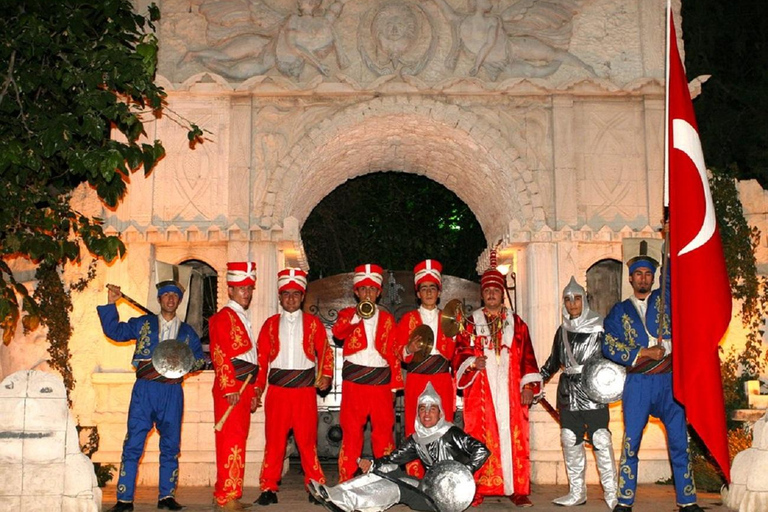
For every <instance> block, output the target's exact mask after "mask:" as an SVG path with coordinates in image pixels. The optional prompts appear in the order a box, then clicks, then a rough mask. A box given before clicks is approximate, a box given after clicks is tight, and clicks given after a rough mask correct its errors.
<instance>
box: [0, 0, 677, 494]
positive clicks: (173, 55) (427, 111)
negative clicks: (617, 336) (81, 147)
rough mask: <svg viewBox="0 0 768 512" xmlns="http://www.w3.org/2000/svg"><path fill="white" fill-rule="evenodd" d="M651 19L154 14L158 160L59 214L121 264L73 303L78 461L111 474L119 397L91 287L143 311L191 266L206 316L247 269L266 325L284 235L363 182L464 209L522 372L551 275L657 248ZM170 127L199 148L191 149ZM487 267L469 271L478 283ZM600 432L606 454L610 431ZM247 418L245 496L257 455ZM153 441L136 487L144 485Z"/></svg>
mask: <svg viewBox="0 0 768 512" xmlns="http://www.w3.org/2000/svg"><path fill="white" fill-rule="evenodd" d="M146 3H148V2H145V1H144V0H141V1H137V5H139V4H141V5H143V4H146ZM665 3H666V2H664V1H662V0H652V1H648V0H642V1H640V0H636V1H632V2H627V1H625V0H551V1H547V2H513V1H512V0H501V1H496V0H494V1H489V2H488V5H489V6H490V10H488V11H485V10H483V6H484V5H486V1H480V0H478V1H477V2H470V1H465V0H447V1H443V0H428V1H415V0H398V1H394V0H365V1H363V0H359V1H355V2H350V1H337V0H325V1H324V2H320V1H319V0H315V3H314V4H313V3H312V2H309V1H306V2H298V3H297V2H295V1H294V0H250V1H246V0H220V1H211V0H183V1H182V0H160V1H159V2H158V4H159V7H160V9H161V12H162V20H161V22H160V26H159V34H158V35H159V39H160V43H161V52H160V64H159V76H158V82H159V83H160V84H161V85H163V86H164V87H165V89H166V91H167V92H168V105H169V107H170V108H169V110H168V111H167V113H166V115H165V116H164V117H163V118H161V119H159V120H153V121H148V122H147V123H146V125H145V126H146V130H147V137H148V138H149V139H150V140H153V139H156V138H157V139H161V140H162V141H163V144H164V145H165V148H166V151H167V156H166V158H164V159H163V160H162V161H161V162H160V163H159V165H158V167H157V169H156V170H155V171H154V172H153V173H152V174H151V175H150V176H149V177H147V178H146V179H144V178H142V177H140V176H135V177H134V178H133V179H132V181H131V184H130V186H129V191H128V195H127V197H126V199H125V200H124V201H123V202H122V203H121V204H120V206H119V207H118V208H116V209H115V210H106V209H103V208H102V207H101V205H100V204H99V203H98V201H95V200H94V198H93V196H92V194H89V193H88V191H87V189H83V193H82V195H80V196H78V197H77V198H76V201H78V205H79V207H81V208H82V210H81V211H84V212H87V213H94V214H97V215H99V216H101V217H103V218H104V219H105V221H106V224H107V229H108V230H109V231H110V232H112V233H119V234H120V235H121V237H122V238H123V240H124V241H125V243H126V246H127V249H128V252H127V255H126V256H125V257H124V258H123V259H122V260H121V261H119V262H116V263H114V264H112V265H110V266H107V265H104V264H99V265H98V273H97V277H96V279H95V280H94V282H93V283H92V284H91V286H90V287H89V289H88V290H86V291H85V292H82V293H78V294H76V295H75V296H74V311H73V314H72V318H73V324H74V326H75V333H74V336H73V341H72V347H71V348H72V352H73V358H72V364H73V368H74V372H75V377H76V379H77V388H76V390H75V393H74V395H73V399H74V412H75V414H76V415H77V416H78V418H79V420H80V423H81V424H82V425H96V426H98V427H99V431H100V433H101V435H102V439H103V441H102V442H103V445H102V447H101V450H100V452H99V453H98V454H97V460H99V461H103V462H118V460H119V452H120V445H121V441H122V437H123V433H124V429H125V424H124V418H125V414H126V411H127V401H128V397H129V388H130V382H131V378H132V377H131V368H130V364H129V361H130V357H131V352H132V348H131V347H119V346H116V345H112V344H110V343H109V342H108V341H107V340H106V339H105V338H104V336H103V335H102V334H101V331H100V328H99V325H98V320H97V318H96V315H95V306H96V305H98V304H100V303H104V302H105V301H106V291H105V289H104V286H105V285H106V283H115V284H119V285H121V286H122V287H123V290H124V291H125V292H126V293H127V294H128V295H130V296H132V297H134V298H139V299H142V298H145V297H146V298H147V300H149V301H152V300H154V297H153V296H152V292H151V290H152V286H151V283H149V275H150V269H151V266H152V263H153V262H154V261H155V260H161V261H166V262H170V263H180V262H182V261H185V260H188V259H197V260H201V261H204V262H205V263H207V264H208V265H210V266H211V267H212V268H214V269H217V270H218V271H219V277H220V279H219V283H220V288H219V290H218V299H219V304H223V303H224V302H225V299H226V289H225V287H224V279H223V276H224V274H223V269H224V266H225V263H226V262H227V261H229V260H242V259H250V260H252V261H256V263H257V266H258V272H259V280H258V283H257V287H256V293H255V296H254V302H253V304H252V306H251V309H250V314H251V320H252V322H253V324H254V325H255V326H258V325H260V324H261V322H263V320H264V319H266V318H267V317H268V316H269V315H271V314H273V313H275V312H276V311H277V300H276V299H277V297H276V294H275V286H276V272H277V271H278V270H279V269H280V268H282V267H283V266H284V265H294V266H302V267H304V268H306V267H307V266H308V262H307V261H306V258H305V256H304V254H303V251H302V241H301V237H300V228H301V226H302V224H303V222H304V221H305V220H306V218H307V217H308V216H309V214H310V212H311V211H312V209H313V208H314V207H315V205H317V204H318V203H319V202H320V201H321V200H322V199H323V198H324V197H325V196H326V195H327V194H328V193H329V192H330V191H332V190H333V189H334V188H336V187H338V186H340V185H342V184H343V183H344V182H345V181H347V180H349V179H352V178H355V177H357V176H361V175H365V174H367V173H372V172H377V171H396V172H407V173H416V174H421V175H424V176H426V177H427V178H429V179H432V180H434V181H436V182H438V183H441V184H443V185H445V186H446V187H447V188H449V189H450V190H452V191H454V192H455V193H456V194H457V195H458V196H459V197H460V198H461V199H462V200H464V201H465V202H466V203H467V205H469V207H470V208H471V209H472V210H473V212H474V213H475V215H476V217H477V218H478V221H479V222H480V225H481V227H482V229H483V232H484V234H485V237H486V239H487V241H488V246H489V248H491V247H495V248H497V249H498V250H499V251H500V253H503V254H505V255H506V256H507V257H508V258H509V260H510V262H511V263H512V264H513V267H514V270H515V271H516V273H517V276H518V282H517V285H518V289H517V294H518V306H519V311H520V313H521V315H522V317H523V318H524V319H525V320H526V321H527V322H528V323H529V325H530V327H531V332H532V335H533V339H534V344H535V349H536V352H537V355H538V357H539V359H540V360H541V361H543V360H544V358H545V357H546V355H547V354H548V351H549V348H550V346H551V336H552V333H553V332H554V330H555V328H556V326H557V325H558V324H559V322H560V316H559V315H560V313H559V296H560V292H561V290H562V288H563V286H565V284H566V283H567V282H568V280H569V279H570V276H571V275H575V276H576V277H577V279H579V280H580V281H582V282H584V281H585V273H586V271H587V269H588V268H589V267H590V266H591V265H592V264H594V263H596V262H598V261H600V260H602V259H605V258H613V259H617V260H620V259H621V240H622V239H623V238H626V237H640V236H656V235H655V234H654V233H655V232H654V228H655V227H658V226H657V224H658V220H659V218H660V216H661V193H662V183H661V182H662V167H663V166H662V157H663V151H662V150H663V132H662V129H663V125H664V123H663V117H664V112H663V105H664V101H663V97H664V90H663V80H664V72H663V47H664V11H663V8H664V5H665ZM315 4H316V5H315ZM474 4H477V5H478V6H479V8H480V10H479V11H477V12H469V11H470V6H471V5H474ZM518 4H519V5H518ZM673 4H674V7H675V12H676V13H679V1H676V2H673ZM300 6H301V8H307V10H306V12H299V8H300ZM300 14H301V15H300ZM677 21H678V23H679V20H677ZM678 34H682V31H678ZM483 42H488V43H489V44H490V46H489V48H490V50H489V52H488V53H487V54H485V51H484V50H483V49H482V44H483ZM179 116H181V117H183V118H186V119H190V120H193V121H194V122H195V123H197V124H198V125H200V126H201V127H202V128H204V129H205V130H207V132H206V141H205V142H204V143H203V144H202V145H198V146H197V147H196V148H195V149H194V150H191V149H190V148H189V145H188V141H187V139H186V131H185V130H184V129H183V128H182V127H181V126H179V124H178V123H177V122H176V121H177V120H178V119H179ZM487 261H488V254H487V252H486V253H485V254H483V255H480V257H479V259H478V268H479V269H482V268H484V267H485V266H487ZM87 263H88V262H87V261H86V262H84V263H83V265H84V266H83V267H80V268H70V269H67V274H66V275H67V279H72V280H74V279H75V278H76V277H78V276H80V275H82V274H83V273H84V271H85V265H87ZM446 271H447V273H450V269H446ZM30 285H33V283H30ZM120 314H121V317H122V318H127V317H128V316H131V315H135V314H137V312H135V311H133V310H132V309H131V308H129V307H127V306H121V307H120ZM34 336H36V334H35V335H34ZM14 343H15V342H14ZM40 343H44V341H39V342H37V346H39V345H40ZM13 346H14V345H12V346H11V347H13ZM16 346H20V344H19V345H16ZM14 350H15V349H13V348H10V349H9V348H6V347H0V363H2V365H3V366H2V368H3V372H7V371H10V370H12V369H13V367H14V366H17V365H20V364H27V363H29V362H30V361H29V360H28V359H25V358H22V357H20V356H18V355H9V353H11V352H13V351H14ZM40 352H41V353H43V354H44V351H40ZM32 363H33V362H32ZM554 389H555V388H554V384H552V385H550V387H549V388H548V390H549V391H548V392H549V394H550V396H554ZM185 394H186V401H187V414H186V417H185V423H184V428H183V432H184V434H183V435H184V441H183V443H182V456H181V464H182V467H181V474H180V478H181V482H182V484H199V485H204V484H210V483H211V482H212V475H213V452H212V449H211V447H212V445H211V443H212V441H211V439H212V429H211V425H210V423H211V406H210V404H211V399H210V376H209V375H206V374H203V375H201V376H198V377H194V378H192V379H189V380H188V381H187V382H186V383H185ZM94 404H95V405H94ZM612 417H613V418H614V422H613V424H612V425H613V427H612V430H613V432H614V435H615V439H614V444H615V446H619V442H620V437H621V432H622V428H621V424H620V411H619V410H618V409H616V410H612ZM255 418H256V420H255V422H254V427H253V431H252V440H251V441H252V442H251V443H250V447H249V452H248V454H247V460H248V461H249V462H250V464H249V465H248V466H247V468H248V469H247V471H249V475H250V476H249V477H248V478H249V480H248V481H250V482H255V481H256V477H255V474H256V473H255V472H256V471H258V467H259V464H258V462H259V461H260V459H261V450H262V449H263V447H262V446H261V439H262V434H261V429H262V428H263V425H262V420H261V416H260V413H259V414H257V415H256V416H255ZM532 429H533V430H532V439H533V443H534V452H533V454H532V457H533V461H534V470H533V471H534V481H535V482H536V483H553V482H555V481H563V478H564V472H563V471H562V468H561V467H560V464H561V454H560V450H559V448H558V447H557V444H556V443H552V442H551V440H552V439H556V438H557V434H556V432H555V430H556V426H555V425H554V423H553V422H552V421H551V420H550V419H549V418H548V417H546V415H545V413H543V412H542V411H540V410H537V409H535V410H534V412H533V427H532ZM152 443H156V441H155V440H153V441H151V442H150V445H149V454H148V456H147V457H145V460H144V464H143V467H142V470H141V472H140V474H141V476H140V478H141V481H142V482H144V483H152V482H154V481H156V478H157V473H156V471H155V467H154V465H155V464H156V460H157V457H156V448H155V447H154V446H155V445H154V444H152ZM641 458H642V459H643V464H642V465H641V473H640V480H641V481H653V480H655V479H657V478H660V477H666V476H668V474H669V467H668V463H667V460H666V448H665V444H664V442H663V435H662V434H661V429H660V428H659V426H658V425H656V424H652V425H651V426H650V427H649V434H648V438H647V439H646V441H645V443H644V444H643V450H642V452H641Z"/></svg>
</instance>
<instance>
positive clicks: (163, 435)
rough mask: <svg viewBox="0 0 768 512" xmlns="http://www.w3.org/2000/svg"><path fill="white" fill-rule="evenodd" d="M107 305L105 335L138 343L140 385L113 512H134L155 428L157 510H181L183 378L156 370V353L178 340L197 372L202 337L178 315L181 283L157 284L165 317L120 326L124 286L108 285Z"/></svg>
mask: <svg viewBox="0 0 768 512" xmlns="http://www.w3.org/2000/svg"><path fill="white" fill-rule="evenodd" d="M107 289H108V295H107V304H106V305H104V306H98V307H97V308H96V310H97V311H98V313H99V319H100V320H101V328H102V330H103V331H104V334H105V335H106V336H107V337H109V338H110V339H112V340H113V341H115V342H118V343H122V342H131V341H133V340H135V341H136V349H135V351H134V353H133V361H132V364H133V366H134V368H136V382H135V383H134V385H133V391H132V392H131V404H130V407H129V409H128V432H127V433H126V436H125V442H124V443H123V455H122V459H121V462H120V477H119V479H118V481H117V504H115V506H113V507H112V508H110V509H109V512H123V511H129V510H133V497H134V496H133V495H134V491H135V488H136V472H137V470H138V466H139V459H140V458H141V456H142V454H143V452H144V444H145V442H146V439H147V434H148V433H149V431H150V430H152V428H153V427H155V428H157V431H158V433H159V434H160V480H159V482H160V484H159V486H160V489H159V493H158V501H157V508H158V509H168V510H181V509H182V508H183V507H182V506H181V505H179V503H178V502H176V499H175V498H174V493H175V491H176V485H177V483H178V480H179V461H178V457H179V443H180V441H181V418H182V414H183V412H184V394H183V391H182V389H181V382H182V380H183V379H182V378H178V379H169V378H166V377H164V376H162V375H160V374H159V373H158V372H157V370H156V369H155V368H154V366H152V354H153V352H154V350H155V348H156V347H157V346H158V344H159V343H160V342H161V341H164V340H172V339H176V340H179V341H182V342H184V343H186V344H188V345H189V348H190V349H192V353H193V354H194V356H195V365H194V369H200V368H202V367H203V365H204V363H205V360H204V356H203V347H202V345H201V344H200V337H199V336H198V335H197V333H196V332H195V330H194V329H193V328H192V327H191V326H190V325H189V324H187V323H185V322H182V321H181V320H180V319H179V317H178V316H176V310H177V309H178V307H179V304H180V303H181V299H182V297H183V295H184V291H183V287H182V286H181V284H179V282H178V281H177V280H168V281H162V282H160V283H158V284H157V301H158V303H159V304H160V314H158V315H143V316H140V317H137V318H131V319H130V320H128V321H127V322H121V321H120V318H119V316H118V312H117V306H116V302H117V301H118V300H119V299H120V298H121V297H122V296H123V294H122V292H121V291H120V287H118V286H111V285H107Z"/></svg>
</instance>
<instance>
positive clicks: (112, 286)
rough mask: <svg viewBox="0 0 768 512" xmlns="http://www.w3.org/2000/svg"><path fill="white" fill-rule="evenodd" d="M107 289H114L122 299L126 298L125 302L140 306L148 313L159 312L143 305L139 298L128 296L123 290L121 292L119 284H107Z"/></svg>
mask: <svg viewBox="0 0 768 512" xmlns="http://www.w3.org/2000/svg"><path fill="white" fill-rule="evenodd" d="M107 289H109V290H112V291H115V292H117V293H119V294H120V298H121V299H123V300H125V302H127V303H128V304H130V305H131V306H133V307H136V308H139V309H140V310H141V311H143V312H144V313H146V314H148V315H156V314H157V313H155V312H154V311H151V310H150V309H148V308H147V307H145V306H143V305H142V304H141V303H139V302H138V301H137V300H135V299H132V298H131V297H129V296H127V295H126V294H124V293H123V292H121V291H120V289H119V287H118V286H115V285H113V284H108V285H107Z"/></svg>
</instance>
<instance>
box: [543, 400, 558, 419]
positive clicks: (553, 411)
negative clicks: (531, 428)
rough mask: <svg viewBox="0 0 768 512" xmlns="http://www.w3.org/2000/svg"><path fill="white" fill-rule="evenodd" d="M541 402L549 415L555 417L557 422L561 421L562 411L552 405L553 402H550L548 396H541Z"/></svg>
mask: <svg viewBox="0 0 768 512" xmlns="http://www.w3.org/2000/svg"><path fill="white" fill-rule="evenodd" d="M539 403H540V404H541V406H542V407H543V408H544V410H545V411H547V412H548V413H549V415H550V416H552V418H554V420H555V421H556V422H558V423H560V413H559V412H557V409H555V408H554V407H552V404H550V403H549V402H548V401H547V399H546V398H544V397H541V398H539Z"/></svg>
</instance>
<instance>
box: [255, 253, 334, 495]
mask: <svg viewBox="0 0 768 512" xmlns="http://www.w3.org/2000/svg"><path fill="white" fill-rule="evenodd" d="M306 290H307V273H306V272H304V271H303V270H301V269H299V268H287V269H285V270H281V271H280V272H278V274H277V292H278V293H277V296H278V298H279V300H280V307H281V308H282V311H281V312H280V313H278V314H276V315H273V316H271V317H269V318H268V319H267V321H266V322H264V325H263V326H262V327H261V331H260V332H259V338H258V342H257V347H258V353H259V375H258V377H257V379H256V388H257V390H259V391H258V392H259V393H260V390H263V389H265V387H266V385H267V383H269V387H268V388H266V393H267V394H266V398H265V400H264V414H265V418H266V420H265V421H266V424H265V436H266V447H265V449H264V461H263V463H262V466H261V477H260V479H259V480H260V482H259V483H260V486H261V491H262V492H261V496H259V498H258V499H257V500H256V503H257V504H259V505H270V504H272V503H277V490H278V482H279V480H280V478H281V477H282V470H283V459H284V457H285V444H286V441H287V440H288V431H289V430H291V429H293V437H294V439H295V440H296V447H297V448H298V449H299V455H300V456H301V467H302V469H303V470H304V484H305V486H306V485H308V484H309V481H310V480H315V481H317V482H320V483H325V476H324V475H323V470H322V468H321V467H320V461H319V460H318V458H317V394H316V393H315V386H317V387H318V388H319V389H321V390H326V389H328V388H329V387H330V385H331V380H332V378H333V349H331V347H330V346H329V345H328V336H327V335H326V333H325V326H324V325H323V323H322V322H321V321H320V319H319V318H318V317H316V316H314V315H310V314H307V313H303V312H302V311H301V304H302V302H303V301H304V292H305V291H306ZM316 367H319V368H318V369H316ZM309 500H310V501H314V498H312V496H311V495H310V498H309Z"/></svg>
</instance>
